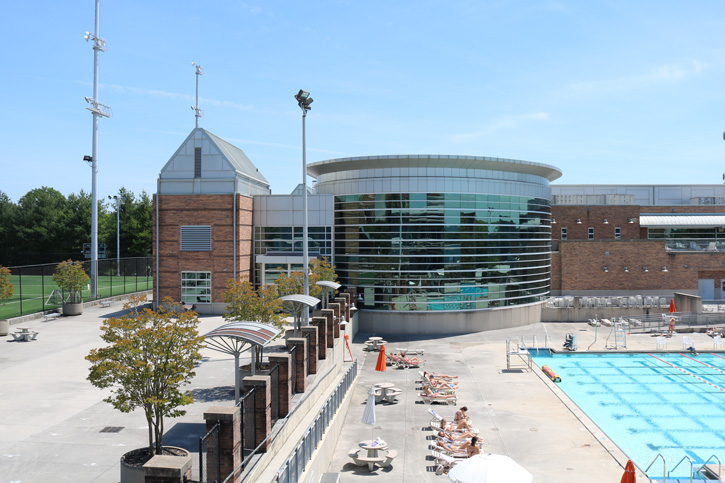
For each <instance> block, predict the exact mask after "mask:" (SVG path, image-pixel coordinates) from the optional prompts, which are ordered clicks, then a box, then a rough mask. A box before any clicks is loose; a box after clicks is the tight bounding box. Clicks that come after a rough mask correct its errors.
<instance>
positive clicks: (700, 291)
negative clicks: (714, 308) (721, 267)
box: [697, 278, 715, 300]
mask: <svg viewBox="0 0 725 483" xmlns="http://www.w3.org/2000/svg"><path fill="white" fill-rule="evenodd" d="M697 295H699V296H700V297H702V300H714V299H715V280H714V279H712V278H701V279H699V280H698V281H697Z"/></svg>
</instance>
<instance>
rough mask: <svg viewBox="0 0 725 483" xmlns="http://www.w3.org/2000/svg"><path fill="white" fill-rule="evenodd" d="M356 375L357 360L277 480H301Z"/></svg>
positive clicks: (279, 472) (289, 482)
mask: <svg viewBox="0 0 725 483" xmlns="http://www.w3.org/2000/svg"><path fill="white" fill-rule="evenodd" d="M356 377H357V360H356V361H355V362H353V363H352V364H351V365H350V368H349V369H348V370H347V372H346V373H345V376H344V377H343V378H342V380H341V381H340V383H339V384H338V385H337V387H336V388H335V390H334V391H333V392H332V394H330V397H328V398H327V400H326V401H325V403H324V405H323V406H322V408H321V409H320V412H319V413H318V415H317V417H316V418H315V420H314V421H313V422H312V424H310V426H309V427H308V428H307V429H306V430H305V432H304V436H302V439H301V440H300V442H299V443H298V444H297V446H296V447H295V449H294V451H293V452H292V455H291V456H290V457H289V458H287V461H285V463H284V464H283V465H282V468H280V470H279V471H278V472H277V479H276V481H278V482H282V483H293V482H295V483H296V482H297V481H299V479H300V475H302V473H303V472H304V470H305V467H306V466H307V463H308V462H309V461H310V459H312V454H313V453H314V451H315V449H316V448H317V445H318V444H319V442H320V441H321V440H322V437H323V435H324V433H325V430H326V429H327V427H328V426H329V425H330V422H331V421H332V419H333V417H334V416H335V413H336V412H337V410H338V409H339V408H340V405H341V404H342V402H343V401H344V399H345V395H346V394H347V391H348V390H349V389H350V388H351V387H352V384H353V383H354V382H355V378H356Z"/></svg>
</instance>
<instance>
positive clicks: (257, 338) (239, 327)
mask: <svg viewBox="0 0 725 483" xmlns="http://www.w3.org/2000/svg"><path fill="white" fill-rule="evenodd" d="M281 332H282V329H279V328H277V327H274V326H271V325H268V324H262V323H260V322H231V323H229V324H224V325H222V326H220V327H217V328H216V329H214V330H212V331H210V332H207V333H206V334H204V339H206V344H207V346H208V347H209V348H210V349H214V350H216V351H219V352H224V353H227V354H232V355H234V354H240V353H241V352H242V351H243V350H244V349H245V346H246V345H247V344H251V345H255V346H259V347H265V346H266V345H268V344H269V343H270V342H272V340H274V339H275V338H276V337H277V336H278V335H279V334H280V333H281Z"/></svg>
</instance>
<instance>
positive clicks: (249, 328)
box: [204, 322, 282, 403]
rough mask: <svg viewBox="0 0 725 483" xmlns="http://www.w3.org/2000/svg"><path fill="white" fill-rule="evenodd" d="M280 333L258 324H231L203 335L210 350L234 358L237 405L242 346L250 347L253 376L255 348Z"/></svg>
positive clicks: (262, 346)
mask: <svg viewBox="0 0 725 483" xmlns="http://www.w3.org/2000/svg"><path fill="white" fill-rule="evenodd" d="M280 332H282V329H278V328H277V327H274V326H271V325H267V324H262V323H259V322H231V323H229V324H224V325H222V326H221V327H217V328H216V329H214V330H212V331H211V332H207V333H206V334H204V339H206V344H207V346H208V347H209V348H210V349H213V350H216V351H219V352H224V353H226V354H231V355H233V356H234V368H235V370H234V399H235V401H236V402H237V403H238V402H239V393H240V389H241V380H240V379H241V378H240V375H239V355H240V354H241V353H242V351H243V350H244V346H245V345H247V344H250V346H251V347H250V349H251V351H252V361H251V362H252V363H251V367H252V374H253V375H254V373H255V364H254V362H255V360H256V356H257V351H256V348H257V347H261V348H264V347H265V346H266V345H268V344H269V343H270V342H272V340H274V338H275V337H277V336H278V335H279V334H280Z"/></svg>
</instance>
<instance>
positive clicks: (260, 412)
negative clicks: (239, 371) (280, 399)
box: [242, 376, 272, 453]
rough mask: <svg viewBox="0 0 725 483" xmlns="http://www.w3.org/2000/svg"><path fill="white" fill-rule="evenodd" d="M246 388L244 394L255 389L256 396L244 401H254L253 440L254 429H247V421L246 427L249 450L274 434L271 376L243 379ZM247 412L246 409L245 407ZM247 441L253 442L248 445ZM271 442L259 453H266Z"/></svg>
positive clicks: (245, 437) (261, 448) (261, 447)
mask: <svg viewBox="0 0 725 483" xmlns="http://www.w3.org/2000/svg"><path fill="white" fill-rule="evenodd" d="M242 385H243V386H244V394H246V393H247V391H249V390H250V389H251V388H254V394H253V395H251V396H249V398H247V399H246V400H245V401H244V404H245V405H246V404H248V402H249V399H252V401H253V403H252V404H253V405H254V406H253V407H254V435H253V439H252V429H251V428H248V427H247V424H246V421H245V425H244V432H245V433H246V434H245V435H244V440H245V441H244V443H245V446H247V447H248V448H256V447H257V446H259V444H261V443H262V441H264V440H265V439H266V438H267V436H269V435H270V434H272V391H271V388H270V387H269V385H270V377H269V376H247V377H245V378H244V379H242ZM245 412H246V407H245ZM247 441H250V442H252V444H248V443H247ZM269 444H270V441H269V440H267V442H266V443H265V444H263V445H262V446H260V448H259V451H260V452H262V453H266V452H267V449H268V448H269Z"/></svg>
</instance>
